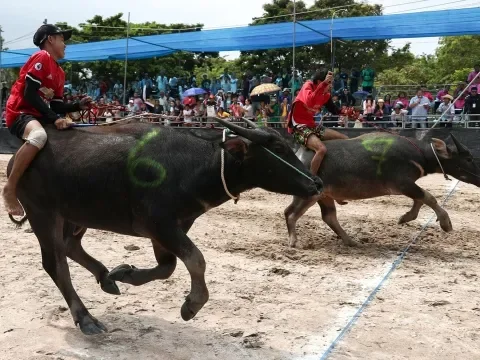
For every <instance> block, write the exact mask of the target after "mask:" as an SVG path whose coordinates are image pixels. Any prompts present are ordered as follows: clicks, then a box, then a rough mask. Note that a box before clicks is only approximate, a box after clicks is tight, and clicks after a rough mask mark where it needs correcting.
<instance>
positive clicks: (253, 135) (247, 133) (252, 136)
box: [216, 118, 270, 144]
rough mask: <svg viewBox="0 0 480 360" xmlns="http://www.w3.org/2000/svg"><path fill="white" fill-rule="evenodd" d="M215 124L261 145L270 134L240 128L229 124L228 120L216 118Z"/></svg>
mask: <svg viewBox="0 0 480 360" xmlns="http://www.w3.org/2000/svg"><path fill="white" fill-rule="evenodd" d="M216 120H217V122H219V123H220V124H221V125H223V126H225V127H226V128H227V129H229V130H231V131H233V132H234V133H235V134H237V135H240V136H243V137H244V138H245V139H248V140H250V141H252V142H254V143H259V144H263V143H266V142H267V141H268V140H269V139H270V134H268V133H266V132H263V131H262V130H259V129H258V130H252V129H247V128H244V127H242V126H238V125H236V124H233V123H231V122H230V121H228V120H225V119H220V118H216Z"/></svg>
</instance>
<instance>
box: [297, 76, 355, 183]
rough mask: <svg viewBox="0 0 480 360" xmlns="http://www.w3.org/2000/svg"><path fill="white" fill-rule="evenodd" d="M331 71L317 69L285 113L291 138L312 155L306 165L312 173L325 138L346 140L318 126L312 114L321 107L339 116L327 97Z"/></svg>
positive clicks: (323, 149)
mask: <svg viewBox="0 0 480 360" xmlns="http://www.w3.org/2000/svg"><path fill="white" fill-rule="evenodd" d="M332 80H333V74H332V73H331V72H330V71H329V72H328V74H327V75H326V76H325V72H324V71H317V72H316V73H315V75H314V76H313V78H312V80H311V81H307V82H306V83H305V84H303V86H302V88H301V90H300V92H299V93H298V95H297V97H296V98H295V101H294V102H293V104H292V109H291V110H290V113H289V114H288V132H289V133H291V134H292V133H293V136H294V138H295V140H296V141H297V142H298V143H299V144H300V145H303V146H305V147H307V148H308V149H310V150H313V151H315V155H314V157H313V159H312V163H311V164H310V171H311V172H312V174H317V173H318V169H319V168H320V165H321V163H322V160H323V158H324V156H325V153H326V152H327V148H326V147H325V145H324V144H323V143H322V141H325V140H334V139H348V136H345V135H343V134H341V133H339V132H338V131H335V130H331V129H326V128H325V127H323V126H322V125H320V126H316V124H315V119H314V115H315V114H316V113H317V112H318V111H319V110H320V109H321V108H322V107H323V106H325V107H326V108H327V109H328V110H329V111H330V112H331V113H332V115H339V111H338V109H337V107H336V106H335V105H334V104H333V102H332V100H331V95H330V92H331V90H332Z"/></svg>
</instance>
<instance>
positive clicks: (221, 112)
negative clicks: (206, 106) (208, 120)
mask: <svg viewBox="0 0 480 360" xmlns="http://www.w3.org/2000/svg"><path fill="white" fill-rule="evenodd" d="M217 116H218V117H220V118H222V119H225V118H228V117H230V114H229V113H228V112H226V111H225V110H224V109H223V107H222V106H220V107H219V108H218V111H217Z"/></svg>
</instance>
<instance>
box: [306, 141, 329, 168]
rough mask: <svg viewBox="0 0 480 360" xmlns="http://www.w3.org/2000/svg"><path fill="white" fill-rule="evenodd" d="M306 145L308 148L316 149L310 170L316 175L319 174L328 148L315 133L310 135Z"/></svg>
mask: <svg viewBox="0 0 480 360" xmlns="http://www.w3.org/2000/svg"><path fill="white" fill-rule="evenodd" d="M306 145H307V148H309V149H310V150H313V151H315V155H314V156H313V159H312V162H311V163H310V172H311V173H312V174H314V175H317V174H318V169H320V165H321V164H322V160H323V158H324V156H325V154H326V153H327V148H326V147H325V145H323V143H322V142H321V141H320V139H319V138H318V137H317V136H316V135H315V134H311V135H310V136H309V137H308V139H307V144H306Z"/></svg>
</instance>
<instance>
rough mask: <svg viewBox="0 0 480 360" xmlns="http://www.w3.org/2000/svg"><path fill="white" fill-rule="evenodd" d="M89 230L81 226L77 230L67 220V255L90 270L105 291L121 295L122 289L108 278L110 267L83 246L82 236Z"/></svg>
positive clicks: (65, 239)
mask: <svg viewBox="0 0 480 360" xmlns="http://www.w3.org/2000/svg"><path fill="white" fill-rule="evenodd" d="M86 231H87V229H86V228H80V230H79V231H75V226H74V225H73V224H71V223H68V222H65V226H64V229H63V235H64V241H65V244H66V247H67V256H68V257H69V258H70V259H72V260H73V261H75V262H76V263H78V264H79V265H81V266H83V267H84V268H85V269H87V270H88V271H90V272H91V273H92V274H93V276H95V279H96V280H97V283H99V284H100V287H101V288H102V290H103V291H105V292H106V293H109V294H113V295H120V290H119V289H118V286H117V285H116V284H115V281H113V280H110V279H109V278H108V273H109V272H108V269H107V268H106V267H105V265H103V264H102V263H101V262H100V261H98V260H97V259H95V258H93V257H92V256H90V255H89V254H88V253H87V252H86V251H85V249H84V248H83V246H82V237H83V235H84V234H85V232H86Z"/></svg>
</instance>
